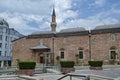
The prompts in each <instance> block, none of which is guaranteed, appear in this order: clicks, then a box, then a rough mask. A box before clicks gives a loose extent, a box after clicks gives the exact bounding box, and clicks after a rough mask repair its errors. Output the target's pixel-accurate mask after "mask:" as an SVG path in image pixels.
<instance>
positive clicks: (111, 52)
mask: <svg viewBox="0 0 120 80" xmlns="http://www.w3.org/2000/svg"><path fill="white" fill-rule="evenodd" d="M110 59H111V60H113V59H116V51H115V50H111V51H110Z"/></svg>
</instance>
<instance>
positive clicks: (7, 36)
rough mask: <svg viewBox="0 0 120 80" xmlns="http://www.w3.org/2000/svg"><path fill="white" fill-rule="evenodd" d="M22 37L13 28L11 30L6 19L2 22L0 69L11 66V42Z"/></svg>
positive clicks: (0, 26)
mask: <svg viewBox="0 0 120 80" xmlns="http://www.w3.org/2000/svg"><path fill="white" fill-rule="evenodd" d="M22 36H23V35H21V34H20V33H19V32H17V31H16V30H14V29H13V28H9V24H8V23H7V22H6V21H5V20H4V19H3V20H0V67H4V66H11V59H12V58H11V56H12V43H11V41H12V40H15V39H18V38H19V37H22Z"/></svg>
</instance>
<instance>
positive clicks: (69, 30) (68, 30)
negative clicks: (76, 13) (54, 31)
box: [60, 27, 85, 33]
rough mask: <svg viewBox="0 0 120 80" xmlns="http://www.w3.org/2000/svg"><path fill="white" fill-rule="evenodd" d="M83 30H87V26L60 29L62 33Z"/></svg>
mask: <svg viewBox="0 0 120 80" xmlns="http://www.w3.org/2000/svg"><path fill="white" fill-rule="evenodd" d="M81 31H85V28H83V27H77V28H69V29H63V30H61V31H60V33H64V32H81Z"/></svg>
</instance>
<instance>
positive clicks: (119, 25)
mask: <svg viewBox="0 0 120 80" xmlns="http://www.w3.org/2000/svg"><path fill="white" fill-rule="evenodd" d="M109 28H120V24H111V25H101V26H97V27H95V30H97V29H109Z"/></svg>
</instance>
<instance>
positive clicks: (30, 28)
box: [0, 0, 120, 34]
mask: <svg viewBox="0 0 120 80" xmlns="http://www.w3.org/2000/svg"><path fill="white" fill-rule="evenodd" d="M52 1H55V2H54V3H55V10H56V18H57V31H59V30H61V29H65V28H73V27H84V28H86V29H93V28H94V27H95V26H98V25H102V24H111V23H113V24H115V23H118V22H119V20H117V19H116V18H114V17H111V16H110V15H115V14H119V13H120V10H118V9H115V8H114V9H113V8H112V9H111V10H107V11H105V12H100V13H97V12H96V14H95V15H94V16H89V13H88V17H87V18H78V17H79V14H80V13H82V12H79V10H78V9H76V10H73V9H72V7H73V6H74V5H75V3H74V5H73V0H12V1H10V0H1V1H0V7H1V8H0V17H2V18H4V19H5V20H7V22H8V23H9V24H10V27H11V28H15V29H16V30H18V31H19V32H20V33H22V34H31V33H32V32H35V31H42V30H43V31H45V30H50V22H51V13H52V7H53V6H52V5H53V3H52ZM75 1H77V0H75ZM82 1H83V0H81V1H80V2H81V4H82ZM86 2H87V1H86ZM105 3H106V0H95V1H94V3H93V4H92V6H95V7H101V6H103V5H104V4H105ZM11 4H12V5H11ZM86 4H87V3H86ZM76 6H77V5H76ZM91 8H92V7H91ZM66 20H67V21H66ZM32 21H35V22H36V23H37V25H38V26H36V25H35V26H34V25H28V23H30V22H32Z"/></svg>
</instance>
